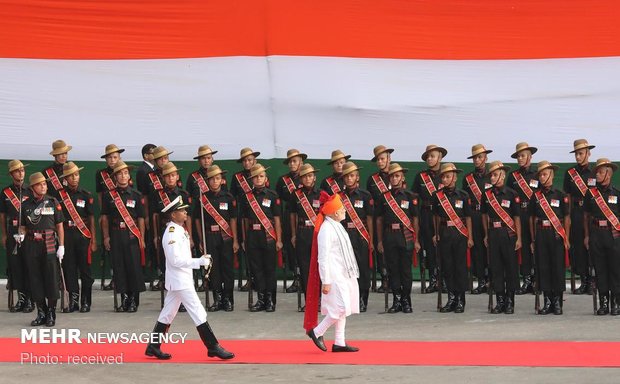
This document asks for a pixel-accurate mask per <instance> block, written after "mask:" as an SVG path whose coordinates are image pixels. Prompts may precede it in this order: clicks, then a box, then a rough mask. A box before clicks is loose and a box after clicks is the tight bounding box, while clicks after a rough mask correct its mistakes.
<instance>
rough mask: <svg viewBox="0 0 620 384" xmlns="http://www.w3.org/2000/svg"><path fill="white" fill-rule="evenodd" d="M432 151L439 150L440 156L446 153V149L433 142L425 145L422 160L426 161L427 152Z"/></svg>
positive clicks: (444, 155)
mask: <svg viewBox="0 0 620 384" xmlns="http://www.w3.org/2000/svg"><path fill="white" fill-rule="evenodd" d="M432 151H439V152H441V157H442V158H443V157H446V155H447V154H448V150H447V149H445V148H443V147H440V146H438V145H435V144H429V145H427V146H426V150H425V151H424V153H423V154H422V160H424V161H426V158H427V157H428V154H429V153H430V152H432Z"/></svg>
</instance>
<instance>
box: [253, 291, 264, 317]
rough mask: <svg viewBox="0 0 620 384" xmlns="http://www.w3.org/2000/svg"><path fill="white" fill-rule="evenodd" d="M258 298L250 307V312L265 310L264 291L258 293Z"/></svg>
mask: <svg viewBox="0 0 620 384" xmlns="http://www.w3.org/2000/svg"><path fill="white" fill-rule="evenodd" d="M257 296H258V300H256V302H255V303H254V305H253V306H252V307H251V308H250V312H260V311H264V310H265V294H264V293H263V292H258V293H257Z"/></svg>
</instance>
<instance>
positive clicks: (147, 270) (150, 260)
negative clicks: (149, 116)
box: [104, 144, 157, 290]
mask: <svg viewBox="0 0 620 384" xmlns="http://www.w3.org/2000/svg"><path fill="white" fill-rule="evenodd" d="M156 147H157V146H156V145H155V144H145V145H144V146H143V147H142V151H141V153H142V164H140V166H139V167H138V170H137V171H136V188H137V190H138V192H140V193H141V194H142V196H143V198H145V199H146V200H148V193H149V184H150V182H149V177H148V174H149V173H151V172H152V171H153V170H154V169H155V166H154V165H153V162H154V160H153V149H154V148H156ZM144 228H145V231H146V233H145V236H144V237H145V238H146V239H152V238H153V233H152V231H151V223H150V220H149V218H148V217H147V218H146V219H145V220H144ZM145 247H146V249H145V256H146V264H145V266H144V268H143V273H144V275H145V278H146V281H148V282H149V283H150V289H151V290H154V289H155V287H154V280H155V278H156V276H157V253H156V252H155V250H154V247H153V244H152V243H151V242H149V241H147V242H146V244H145ZM104 289H105V287H104Z"/></svg>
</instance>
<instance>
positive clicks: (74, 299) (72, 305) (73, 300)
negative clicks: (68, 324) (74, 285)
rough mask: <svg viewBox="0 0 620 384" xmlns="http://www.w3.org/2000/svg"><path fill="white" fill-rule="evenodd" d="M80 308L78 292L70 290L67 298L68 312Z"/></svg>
mask: <svg viewBox="0 0 620 384" xmlns="http://www.w3.org/2000/svg"><path fill="white" fill-rule="evenodd" d="M79 310H80V294H79V293H77V292H71V294H70V299H69V312H77V311H79Z"/></svg>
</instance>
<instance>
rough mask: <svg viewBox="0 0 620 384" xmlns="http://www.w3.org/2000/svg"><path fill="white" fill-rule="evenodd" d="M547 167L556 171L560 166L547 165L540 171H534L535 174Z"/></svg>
mask: <svg viewBox="0 0 620 384" xmlns="http://www.w3.org/2000/svg"><path fill="white" fill-rule="evenodd" d="M549 168H551V169H553V170H554V171H557V170H558V169H560V167H559V166H557V165H548V166H546V167H544V168H543V169H541V170H540V171H536V174H537V175H538V174H539V173H541V172H542V171H544V170H545V169H549Z"/></svg>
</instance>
